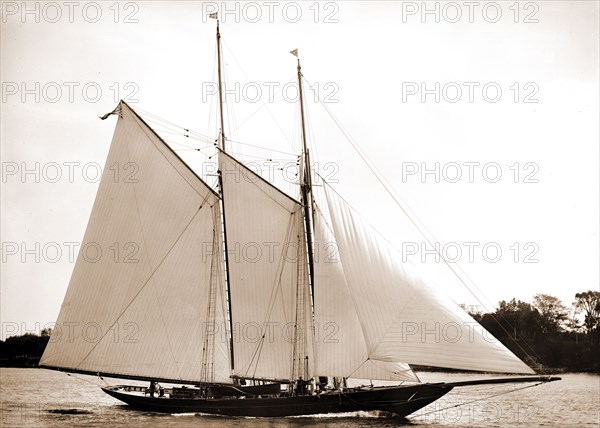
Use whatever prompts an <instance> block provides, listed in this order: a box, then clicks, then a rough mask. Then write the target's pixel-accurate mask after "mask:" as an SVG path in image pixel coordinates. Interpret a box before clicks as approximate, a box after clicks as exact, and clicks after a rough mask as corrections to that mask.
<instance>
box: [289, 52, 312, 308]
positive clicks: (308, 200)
mask: <svg viewBox="0 0 600 428" xmlns="http://www.w3.org/2000/svg"><path fill="white" fill-rule="evenodd" d="M291 54H292V55H294V56H295V57H296V58H298V49H294V50H293V51H292V52H291ZM298 93H299V94H300V116H301V122H302V145H303V148H304V153H303V156H304V159H303V162H302V163H303V168H302V169H303V171H302V183H301V184H300V188H301V191H302V202H303V205H304V222H305V225H306V243H307V246H308V249H307V252H308V273H309V278H310V296H311V303H312V305H313V307H314V299H315V288H314V287H315V282H314V278H315V276H314V265H313V243H312V239H313V238H312V236H313V232H314V231H313V229H312V226H311V216H312V213H313V207H312V178H311V173H310V154H309V152H308V147H307V145H306V123H305V120H304V98H303V95H302V68H301V67H300V58H298Z"/></svg>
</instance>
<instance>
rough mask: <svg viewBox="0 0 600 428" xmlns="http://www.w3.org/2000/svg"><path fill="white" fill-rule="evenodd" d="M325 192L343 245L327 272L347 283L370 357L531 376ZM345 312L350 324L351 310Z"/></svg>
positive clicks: (333, 195)
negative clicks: (335, 261) (335, 263)
mask: <svg viewBox="0 0 600 428" xmlns="http://www.w3.org/2000/svg"><path fill="white" fill-rule="evenodd" d="M325 193H326V197H327V204H328V208H329V213H330V220H331V225H332V229H333V235H334V237H335V243H336V246H337V249H338V250H339V266H333V267H330V268H329V269H330V270H331V269H336V270H337V271H338V273H337V274H336V275H337V277H338V278H340V279H339V280H338V282H345V284H346V286H347V288H348V291H349V295H350V296H351V300H352V304H353V308H354V310H355V311H356V314H357V318H358V320H359V322H360V326H361V329H362V333H363V336H364V340H365V342H366V349H367V355H368V357H369V358H370V359H373V360H377V361H388V362H398V361H402V362H405V363H408V364H419V365H427V366H434V367H446V368H455V369H464V370H476V371H491V372H500V373H528V374H531V373H534V372H533V370H531V368H529V367H528V366H527V365H526V364H525V363H523V362H522V361H521V360H520V359H519V358H517V357H516V356H515V355H514V354H513V353H512V352H510V351H509V350H508V349H507V348H506V347H505V346H504V345H502V344H501V343H500V342H499V341H498V340H496V339H495V338H494V337H493V336H492V335H491V334H490V333H488V332H487V331H486V330H484V329H483V327H481V325H479V324H478V323H477V322H476V321H475V320H473V319H472V318H471V317H470V316H469V315H468V314H466V313H465V312H464V311H463V310H462V309H461V308H459V307H458V306H457V305H456V304H454V303H453V302H452V301H451V300H450V299H448V298H447V297H445V296H443V295H441V294H440V293H438V292H437V291H436V290H434V289H433V288H431V287H429V286H428V285H427V284H426V283H425V282H424V281H423V280H422V279H421V278H420V277H419V276H418V274H417V273H416V272H415V271H413V270H411V266H410V265H407V264H402V263H400V260H401V257H400V254H399V253H398V252H396V250H394V249H393V248H392V247H391V245H390V244H389V243H387V241H385V240H384V239H383V238H382V237H381V236H380V235H378V234H377V233H376V232H375V231H374V230H373V229H372V228H371V227H369V226H368V225H366V224H365V223H364V222H363V221H362V220H361V219H360V218H359V217H358V216H357V215H356V214H355V213H354V212H353V210H352V209H351V208H350V207H349V206H348V204H347V203H346V202H345V201H344V200H343V199H342V198H341V197H339V196H338V195H337V194H336V193H335V192H334V191H333V190H332V189H330V188H329V187H328V186H325ZM340 270H341V271H343V277H344V279H345V281H342V280H341V275H340V274H339V271H340ZM330 276H334V277H335V275H330ZM331 283H332V284H335V281H332V282H331ZM337 287H338V288H339V289H340V290H341V289H343V287H342V286H341V285H339V284H338V285H337ZM316 295H317V298H318V297H319V293H317V294H316ZM342 316H343V318H342V319H343V320H344V321H345V322H346V321H348V322H349V316H348V315H347V314H342ZM322 360H323V358H320V359H319V361H322Z"/></svg>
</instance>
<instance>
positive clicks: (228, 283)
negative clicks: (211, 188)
mask: <svg viewBox="0 0 600 428" xmlns="http://www.w3.org/2000/svg"><path fill="white" fill-rule="evenodd" d="M215 17H216V16H215ZM217 64H218V78H219V113H220V119H221V132H220V136H219V137H220V138H219V149H220V150H223V152H225V126H224V114H223V87H222V85H223V80H222V78H221V33H220V31H219V19H218V18H217ZM218 175H219V192H220V194H221V213H223V214H222V216H223V218H222V219H221V224H222V225H223V247H224V250H225V254H224V255H223V258H224V260H225V291H226V292H227V310H228V317H227V319H228V320H229V332H230V333H229V358H230V360H231V361H230V365H231V374H233V373H234V364H235V363H234V360H233V313H232V311H231V290H230V288H231V281H230V277H229V252H228V248H227V223H226V221H225V199H224V195H223V177H222V174H221V169H220V168H219V171H218Z"/></svg>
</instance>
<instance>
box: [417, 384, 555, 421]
mask: <svg viewBox="0 0 600 428" xmlns="http://www.w3.org/2000/svg"><path fill="white" fill-rule="evenodd" d="M543 383H546V382H538V383H536V384H533V385H527V386H523V387H521V388H515V389H511V390H510V391H504V392H500V393H498V394H492V395H488V396H487V397H482V398H477V399H475V400H470V401H465V402H463V403H459V404H455V405H453V406H448V407H443V408H441V409H436V410H431V411H429V412H426V413H419V414H418V415H414V416H412V417H415V418H416V417H422V416H426V415H429V414H431V413H436V412H442V411H444V410H448V409H454V408H455V407H460V406H464V405H466V404H471V403H476V402H478V401H483V400H487V399H489V398H494V397H499V396H501V395H505V394H510V393H512V392H516V391H521V390H523V389H527V388H533V387H535V386H539V385H541V384H543Z"/></svg>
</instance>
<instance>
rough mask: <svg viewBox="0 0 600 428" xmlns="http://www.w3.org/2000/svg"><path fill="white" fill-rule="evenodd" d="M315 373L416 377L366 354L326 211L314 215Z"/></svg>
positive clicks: (406, 369)
mask: <svg viewBox="0 0 600 428" xmlns="http://www.w3.org/2000/svg"><path fill="white" fill-rule="evenodd" d="M314 223H315V243H314V248H315V251H314V266H315V296H314V301H315V325H316V327H317V329H316V333H317V334H316V335H315V342H316V360H317V367H316V373H317V374H318V375H321V376H337V377H346V378H348V377H352V378H358V379H378V380H408V381H418V378H417V376H416V375H415V374H414V372H413V371H412V370H411V368H410V366H409V365H408V364H405V363H401V362H387V361H377V360H374V359H372V358H373V356H372V355H369V352H368V349H367V344H366V342H365V336H364V335H365V331H363V329H362V326H361V323H360V321H359V319H358V315H357V310H356V307H355V305H354V302H353V301H352V296H351V295H350V290H349V289H348V285H347V283H346V278H345V276H344V270H343V268H342V263H341V260H340V254H339V252H338V246H337V243H336V242H335V238H334V236H333V233H332V232H331V230H330V227H331V226H330V225H329V224H328V223H329V222H328V221H327V219H326V215H325V214H324V213H323V212H321V210H320V208H317V210H316V214H315V217H314Z"/></svg>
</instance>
